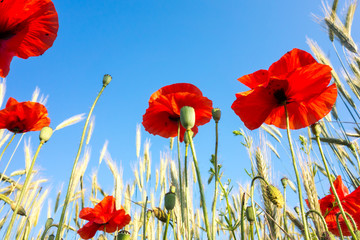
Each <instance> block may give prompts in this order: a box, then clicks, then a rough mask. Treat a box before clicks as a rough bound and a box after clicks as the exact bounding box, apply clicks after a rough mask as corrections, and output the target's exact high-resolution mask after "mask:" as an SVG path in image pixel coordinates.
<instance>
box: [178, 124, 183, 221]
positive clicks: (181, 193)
mask: <svg viewBox="0 0 360 240" xmlns="http://www.w3.org/2000/svg"><path fill="white" fill-rule="evenodd" d="M177 150H178V165H179V166H178V168H179V169H178V172H179V185H180V209H181V220H182V222H185V214H184V206H183V203H184V198H183V185H182V180H181V179H182V177H181V156H180V120H179V121H178V136H177Z"/></svg>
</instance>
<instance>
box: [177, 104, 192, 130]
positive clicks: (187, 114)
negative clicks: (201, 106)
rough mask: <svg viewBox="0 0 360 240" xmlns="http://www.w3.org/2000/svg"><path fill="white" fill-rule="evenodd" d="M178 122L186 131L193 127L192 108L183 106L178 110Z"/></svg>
mask: <svg viewBox="0 0 360 240" xmlns="http://www.w3.org/2000/svg"><path fill="white" fill-rule="evenodd" d="M180 122H181V125H182V126H183V127H184V128H185V129H186V130H188V129H192V128H193V127H194V125H195V110H194V108H193V107H189V106H185V107H182V108H181V109H180Z"/></svg>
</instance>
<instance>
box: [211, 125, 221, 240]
mask: <svg viewBox="0 0 360 240" xmlns="http://www.w3.org/2000/svg"><path fill="white" fill-rule="evenodd" d="M218 125H219V124H218V122H215V136H216V137H215V160H214V171H215V189H214V199H213V203H212V227H211V228H212V234H213V235H212V237H213V239H216V221H215V213H216V202H217V197H218V175H219V170H218V162H217V155H218V145H219V129H218Z"/></svg>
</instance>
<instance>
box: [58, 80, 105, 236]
mask: <svg viewBox="0 0 360 240" xmlns="http://www.w3.org/2000/svg"><path fill="white" fill-rule="evenodd" d="M105 87H106V86H105V85H103V86H102V88H101V90H100V92H99V93H98V95H97V96H96V98H95V101H94V103H93V105H92V106H91V108H90V111H89V114H88V116H87V118H86V122H85V125H84V129H83V132H82V135H81V140H80V144H79V149H78V152H77V154H76V157H75V160H74V164H73V167H72V170H71V175H70V180H69V183H68V188H67V191H66V197H65V201H64V205H63V208H62V212H61V217H60V221H59V227H58V229H57V232H56V237H55V240H60V237H61V231H62V229H63V224H64V220H65V213H66V208H67V206H68V204H69V201H70V194H71V191H70V190H71V188H72V183H73V178H74V175H75V171H76V166H77V164H78V161H79V158H80V153H81V150H82V146H83V143H84V138H85V133H86V130H87V127H88V125H89V120H90V117H91V114H92V112H93V111H94V108H95V105H96V103H97V101H98V100H99V98H100V96H101V94H102V92H103V91H104V89H105Z"/></svg>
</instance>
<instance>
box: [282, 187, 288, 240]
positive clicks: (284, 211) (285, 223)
mask: <svg viewBox="0 0 360 240" xmlns="http://www.w3.org/2000/svg"><path fill="white" fill-rule="evenodd" d="M283 221H284V229H285V231H286V232H288V227H287V217H286V185H284V210H283ZM286 239H288V240H289V237H288V236H286Z"/></svg>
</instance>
